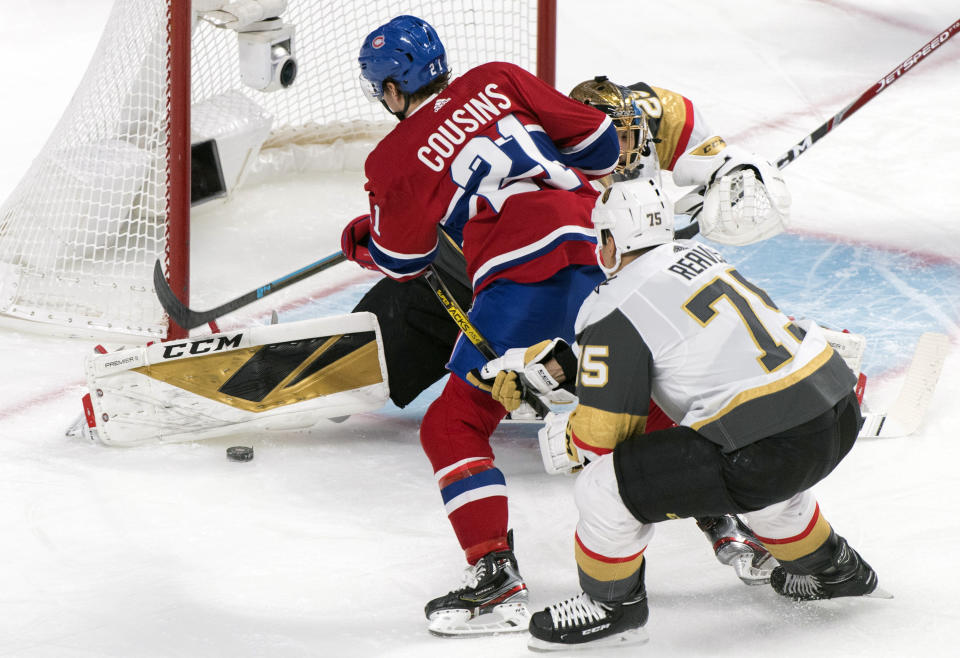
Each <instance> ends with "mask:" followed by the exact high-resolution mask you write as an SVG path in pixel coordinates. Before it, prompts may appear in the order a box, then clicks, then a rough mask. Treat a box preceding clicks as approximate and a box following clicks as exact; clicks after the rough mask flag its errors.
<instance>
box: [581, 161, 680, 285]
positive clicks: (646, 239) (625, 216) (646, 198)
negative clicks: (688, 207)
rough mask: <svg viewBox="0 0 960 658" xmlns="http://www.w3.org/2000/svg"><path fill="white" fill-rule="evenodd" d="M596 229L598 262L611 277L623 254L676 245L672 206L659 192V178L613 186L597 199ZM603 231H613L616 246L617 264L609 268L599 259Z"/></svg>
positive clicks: (594, 214) (595, 210)
mask: <svg viewBox="0 0 960 658" xmlns="http://www.w3.org/2000/svg"><path fill="white" fill-rule="evenodd" d="M593 226H594V229H595V230H596V232H597V262H598V263H600V267H601V268H602V269H603V271H604V272H606V273H607V274H611V273H612V272H614V271H616V270H617V269H618V268H619V267H620V256H621V254H625V253H628V252H631V251H637V250H638V249H644V248H646V247H654V246H656V245H660V244H665V243H667V242H672V241H673V202H672V201H670V199H669V198H667V195H666V194H664V193H663V192H662V191H661V190H660V183H659V181H657V180H656V178H638V179H634V180H628V181H621V182H618V183H614V184H613V185H611V186H610V187H608V188H607V189H605V190H604V191H603V193H602V194H601V195H600V198H598V199H597V204H596V205H595V206H594V208H593ZM604 231H610V233H611V234H612V235H613V240H614V242H615V243H616V261H615V262H614V264H613V266H612V267H609V268H608V267H605V266H604V264H603V261H602V259H601V257H600V250H601V248H602V247H603V232H604Z"/></svg>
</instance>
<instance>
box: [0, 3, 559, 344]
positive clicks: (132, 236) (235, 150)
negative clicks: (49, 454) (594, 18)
mask: <svg viewBox="0 0 960 658" xmlns="http://www.w3.org/2000/svg"><path fill="white" fill-rule="evenodd" d="M217 4H224V5H225V4H227V3H217V2H216V0H193V2H191V0H116V1H115V3H114V6H113V9H112V11H111V14H110V18H109V19H108V21H107V24H106V26H105V28H104V32H103V34H102V36H101V38H100V42H99V44H98V46H97V49H96V51H95V53H94V55H93V58H92V60H91V62H90V65H89V66H88V68H87V71H86V73H85V75H84V77H83V79H82V81H81V83H80V85H79V87H78V88H77V90H76V92H75V94H74V96H73V99H72V100H71V102H70V104H69V105H68V107H67V108H66V109H65V111H64V113H63V115H62V117H61V119H60V121H59V123H58V124H57V126H56V128H55V129H54V131H53V132H52V134H51V135H50V137H49V139H48V140H47V142H46V144H45V146H44V147H43V149H42V150H41V151H40V153H39V154H38V155H37V157H36V158H35V159H34V161H33V164H32V165H31V166H30V168H29V169H28V171H27V172H26V174H25V175H24V177H23V178H22V179H21V181H20V183H19V185H18V186H17V187H16V188H15V189H14V191H13V193H12V194H11V195H10V197H9V198H7V199H6V200H5V201H4V202H3V205H2V206H0V314H2V315H3V316H6V317H13V318H20V319H26V320H32V321H35V322H39V323H43V324H45V325H46V326H50V327H53V328H55V330H57V331H60V330H62V328H66V329H67V331H68V332H69V333H73V334H75V335H90V334H100V333H103V332H116V333H119V334H126V335H132V336H146V337H150V338H163V337H166V336H168V335H171V336H175V335H178V332H177V329H178V328H177V327H175V325H170V324H169V323H168V320H167V318H166V316H165V315H164V313H163V309H162V307H161V306H160V304H159V302H158V301H157V299H156V295H155V292H154V290H153V284H152V271H153V264H154V262H155V261H156V260H157V259H158V258H160V259H161V260H162V261H163V262H164V264H165V266H166V272H167V276H168V280H169V282H170V284H171V288H172V289H173V290H174V291H175V292H176V293H177V295H178V297H180V299H181V301H183V302H184V303H189V294H190V215H191V211H192V210H193V211H196V210H197V209H198V207H199V206H202V205H204V204H207V203H211V202H213V201H214V200H216V199H222V198H229V196H230V195H231V194H232V193H233V192H234V191H236V190H238V189H241V188H242V187H243V186H244V185H252V184H256V183H258V182H261V181H263V180H266V179H268V176H267V173H269V172H275V171H282V170H283V167H286V166H287V165H288V164H289V163H291V162H292V163H294V165H293V166H294V167H296V166H298V165H299V163H301V162H302V161H303V159H304V158H305V157H314V155H315V154H319V155H318V157H327V158H329V157H332V158H333V160H334V161H343V160H344V157H345V156H344V154H343V152H344V148H346V147H344V146H343V144H344V143H355V144H358V146H357V147H356V149H359V150H356V149H355V150H354V151H347V153H348V154H349V155H350V157H352V158H353V160H354V161H356V160H357V159H358V158H361V159H360V161H361V162H362V155H363V153H364V151H363V149H364V148H369V146H370V145H371V144H372V143H375V142H376V141H377V140H378V139H379V138H380V137H381V136H382V135H384V134H386V132H387V131H389V129H390V128H391V127H392V126H393V125H394V123H395V122H394V121H393V120H392V119H391V118H390V117H389V116H388V115H387V114H386V112H385V111H384V110H383V109H382V108H381V107H380V106H379V105H378V104H375V103H369V102H368V101H367V100H366V99H365V98H364V97H363V94H362V92H361V91H360V88H359V85H358V81H357V77H358V75H359V68H358V66H357V62H356V56H357V52H358V51H359V48H360V44H361V42H362V40H363V38H364V37H365V36H366V34H368V33H369V32H370V31H371V30H372V29H374V28H375V27H376V26H377V25H380V24H382V23H385V22H386V21H388V20H390V19H391V18H393V17H394V16H396V15H399V14H404V13H411V14H415V15H418V16H420V17H422V18H424V19H425V20H427V21H428V22H430V23H431V24H432V25H433V26H434V27H435V28H436V29H437V32H438V33H439V35H440V37H441V39H443V41H444V44H445V46H446V48H447V51H448V59H449V62H450V65H451V68H452V69H453V73H454V75H457V74H460V73H463V72H465V71H466V70H468V69H470V68H472V67H474V66H477V65H478V64H481V63H484V62H488V61H496V60H499V61H509V62H513V63H515V64H518V65H520V66H523V67H524V68H526V69H528V70H530V71H532V72H535V73H537V74H538V75H539V76H540V77H541V78H543V79H545V80H547V81H548V82H550V83H551V84H552V83H553V82H554V79H553V75H554V71H553V68H554V65H555V55H554V51H555V30H556V0H411V1H405V2H402V1H400V0H378V1H377V2H372V3H356V2H353V1H352V0H286V1H284V0H263V1H262V2H260V4H262V5H266V6H274V7H275V6H281V7H283V6H284V5H285V7H284V8H283V10H282V12H281V14H280V17H279V18H280V20H281V23H282V25H284V26H288V27H285V28H284V29H282V30H277V29H274V28H275V27H276V25H277V24H275V23H269V24H268V23H266V22H263V23H262V25H267V27H268V28H269V29H265V28H263V27H262V25H260V24H255V25H253V26H252V27H251V28H250V29H249V30H248V31H242V30H238V29H236V25H235V24H234V25H230V23H229V20H228V19H229V18H230V17H229V16H226V15H225V14H224V13H223V12H220V11H210V9H211V7H215V6H216V5H217ZM235 4H236V3H235ZM240 4H243V3H240ZM248 4H255V3H248ZM225 16H226V18H225ZM258 25H260V26H258ZM271 35H279V36H271ZM284 49H286V50H284ZM288 56H289V57H288ZM287 59H293V60H294V61H295V66H292V67H291V66H289V65H288V63H287ZM281 65H282V66H281ZM264 66H266V67H267V68H266V69H264V68H263V67H264ZM271 66H273V68H272V69H271V68H270V67H271ZM258 67H259V68H258ZM274 74H276V75H275V76H274V77H273V78H271V76H272V75H274ZM264 75H265V76H266V78H267V79H262V76H264ZM258 76H260V77H258ZM291 77H292V78H293V81H292V84H289V82H290V78H291ZM331 153H333V155H332V156H331ZM305 154H306V155H305ZM265 172H267V173H265ZM194 255H195V257H196V258H202V253H199V254H198V253H197V252H196V251H195V252H194ZM179 335H182V332H180V333H179Z"/></svg>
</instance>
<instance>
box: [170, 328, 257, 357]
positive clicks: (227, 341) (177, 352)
mask: <svg viewBox="0 0 960 658" xmlns="http://www.w3.org/2000/svg"><path fill="white" fill-rule="evenodd" d="M242 338H243V334H242V333H239V334H236V335H234V336H229V335H227V336H217V337H216V338H204V339H202V340H194V341H190V342H189V343H174V344H172V345H164V346H163V358H164V359H176V358H179V357H181V356H188V355H190V356H196V355H197V354H206V353H207V352H220V351H222V350H225V349H233V348H237V347H240V340H241V339H242ZM214 343H216V344H214Z"/></svg>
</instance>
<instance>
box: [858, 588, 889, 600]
mask: <svg viewBox="0 0 960 658" xmlns="http://www.w3.org/2000/svg"><path fill="white" fill-rule="evenodd" d="M864 596H869V597H870V598H871V599H892V598H893V594H891V593H890V592H888V591H887V590H885V589H883V588H882V587H877V588H876V589H875V590H873V591H872V592H870V593H869V594H864Z"/></svg>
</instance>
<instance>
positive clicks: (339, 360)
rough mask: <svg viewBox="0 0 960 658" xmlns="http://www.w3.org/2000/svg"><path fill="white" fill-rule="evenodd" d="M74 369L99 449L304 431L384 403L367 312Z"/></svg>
mask: <svg viewBox="0 0 960 658" xmlns="http://www.w3.org/2000/svg"><path fill="white" fill-rule="evenodd" d="M84 367H85V370H86V373H87V385H88V387H89V389H90V392H91V393H92V395H91V404H92V407H93V415H94V418H95V420H96V425H97V426H96V428H95V429H96V432H97V435H98V436H99V438H100V440H101V441H102V442H103V443H106V444H108V445H136V444H141V443H155V442H176V441H194V440H199V439H207V438H213V437H217V436H226V435H230V434H234V433H236V432H238V431H257V432H262V431H273V430H291V429H304V428H307V427H310V426H312V425H313V424H315V423H316V422H317V421H318V420H320V419H323V418H332V417H336V416H344V415H349V414H354V413H358V412H361V411H368V410H372V409H377V408H379V407H381V406H382V405H383V404H384V403H385V402H386V400H387V398H388V396H389V388H388V386H387V382H386V364H385V362H384V357H383V346H382V342H381V339H380V331H379V327H378V325H377V321H376V317H375V316H374V315H373V314H370V313H355V314H351V315H343V316H336V317H331V318H320V319H315V320H307V321H303V322H292V323H289V324H278V325H271V326H266V327H254V328H252V329H246V330H241V331H236V332H227V333H220V334H213V335H211V336H204V337H198V338H190V339H186V340H183V341H170V342H165V343H158V344H155V345H150V346H147V347H141V348H137V349H132V350H124V351H122V352H114V353H109V354H98V355H95V356H91V357H88V358H87V360H86V362H85V366H84Z"/></svg>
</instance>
